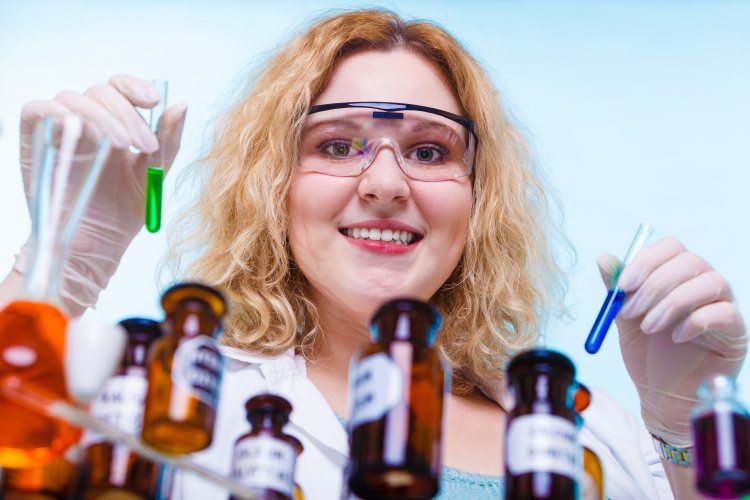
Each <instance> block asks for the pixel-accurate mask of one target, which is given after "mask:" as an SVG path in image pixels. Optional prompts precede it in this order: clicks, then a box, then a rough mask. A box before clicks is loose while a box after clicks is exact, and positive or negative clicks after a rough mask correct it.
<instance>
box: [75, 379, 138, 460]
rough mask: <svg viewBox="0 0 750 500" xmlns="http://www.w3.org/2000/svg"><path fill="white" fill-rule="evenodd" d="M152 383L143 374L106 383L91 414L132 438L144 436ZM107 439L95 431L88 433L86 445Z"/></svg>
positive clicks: (84, 439) (93, 405) (94, 402)
mask: <svg viewBox="0 0 750 500" xmlns="http://www.w3.org/2000/svg"><path fill="white" fill-rule="evenodd" d="M147 388H148V382H147V380H146V378H145V377H143V376H139V375H117V376H114V377H111V378H110V379H109V380H107V382H105V383H104V387H102V390H101V391H99V394H98V395H97V396H96V399H94V401H93V402H92V403H91V407H90V410H89V412H90V413H91V415H92V416H93V417H94V418H96V419H97V420H99V421H101V422H104V423H105V424H109V425H111V426H113V427H116V428H118V429H120V430H121V431H123V432H127V433H128V434H130V435H132V436H137V435H139V434H140V433H141V426H142V425H143V405H144V401H145V398H146V390H147ZM103 440H104V438H103V437H102V436H101V435H99V434H96V433H94V432H86V433H85V435H84V437H83V439H82V443H83V444H84V445H85V446H88V445H90V444H93V443H95V442H98V441H103Z"/></svg>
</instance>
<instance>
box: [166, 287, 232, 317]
mask: <svg viewBox="0 0 750 500" xmlns="http://www.w3.org/2000/svg"><path fill="white" fill-rule="evenodd" d="M185 299H196V300H201V301H203V302H205V303H207V304H208V305H209V307H211V310H212V311H213V313H214V315H216V316H218V317H222V316H223V315H224V314H225V313H226V312H227V302H226V300H224V296H223V295H222V294H221V293H220V292H219V291H218V290H216V289H214V288H211V287H210V286H208V285H203V284H201V283H180V284H179V285H175V286H173V287H171V288H169V289H168V290H167V291H166V292H164V295H162V297H161V306H162V308H163V309H164V310H165V311H167V313H169V311H171V310H172V309H174V307H175V306H176V305H177V304H179V303H180V302H182V301H183V300H185Z"/></svg>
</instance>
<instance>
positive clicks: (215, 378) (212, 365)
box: [172, 335, 222, 408]
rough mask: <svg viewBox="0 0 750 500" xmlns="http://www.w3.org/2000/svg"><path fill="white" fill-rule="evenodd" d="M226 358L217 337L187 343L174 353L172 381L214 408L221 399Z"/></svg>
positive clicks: (201, 337)
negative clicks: (223, 363) (217, 346)
mask: <svg viewBox="0 0 750 500" xmlns="http://www.w3.org/2000/svg"><path fill="white" fill-rule="evenodd" d="M221 365H222V357H221V353H220V352H219V350H218V349H217V348H216V342H215V341H214V339H213V338H211V337H207V336H205V335H199V336H197V337H195V338H192V339H189V340H184V341H183V342H182V343H181V344H180V346H179V347H178V348H177V350H176V351H175V353H174V359H173V361H172V381H173V382H174V383H175V384H176V385H178V386H180V387H182V388H183V389H185V390H187V391H190V392H191V393H192V395H193V396H194V397H196V398H197V399H200V400H201V401H203V402H204V403H206V404H207V405H209V406H210V407H212V408H216V405H217V403H218V396H219V383H220V377H221V368H222V367H221Z"/></svg>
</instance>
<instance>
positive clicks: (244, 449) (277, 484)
mask: <svg viewBox="0 0 750 500" xmlns="http://www.w3.org/2000/svg"><path fill="white" fill-rule="evenodd" d="M245 408H246V409H247V420H248V421H249V422H250V432H248V433H247V434H244V435H242V436H240V437H239V438H238V439H237V441H236V442H235V444H234V456H233V458H232V479H233V480H234V481H236V482H238V483H240V484H243V485H245V486H247V487H248V488H250V489H252V490H253V491H255V492H256V494H257V498H258V499H259V500H297V499H299V498H302V497H301V490H300V489H299V487H298V486H296V485H295V483H294V467H295V463H296V460H297V456H298V455H299V454H300V453H302V450H303V448H302V443H301V442H300V441H299V440H298V439H297V438H295V437H293V436H289V435H288V434H284V432H283V428H284V425H285V424H286V423H287V421H288V420H289V414H290V413H291V411H292V405H291V404H289V402H288V401H287V400H286V399H284V398H282V397H280V396H274V395H271V394H262V395H260V396H255V397H254V398H251V399H250V400H248V402H247V404H246V405H245Z"/></svg>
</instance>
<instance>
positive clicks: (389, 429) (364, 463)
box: [348, 299, 449, 499]
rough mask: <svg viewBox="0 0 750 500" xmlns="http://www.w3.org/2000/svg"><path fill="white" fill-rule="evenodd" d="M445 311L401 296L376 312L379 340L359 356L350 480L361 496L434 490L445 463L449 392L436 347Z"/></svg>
mask: <svg viewBox="0 0 750 500" xmlns="http://www.w3.org/2000/svg"><path fill="white" fill-rule="evenodd" d="M440 321H441V318H440V315H439V314H438V312H437V310H436V309H435V308H434V307H432V306H431V305H429V304H426V303H424V302H420V301H416V300H408V299H399V300H394V301H391V302H388V303H386V304H385V305H383V306H382V307H381V308H380V309H379V310H378V311H377V312H376V313H375V315H374V316H373V318H372V320H371V323H370V324H371V331H372V336H373V343H372V344H371V345H369V346H367V347H365V348H364V349H363V350H362V351H361V353H360V354H359V355H357V356H355V358H354V359H353V360H352V366H351V371H350V374H349V384H350V400H351V401H352V408H351V416H350V421H349V428H350V442H351V450H350V463H349V470H348V484H349V489H350V491H351V492H352V493H354V494H355V495H357V496H359V497H360V498H364V499H369V498H432V497H433V496H434V495H435V494H436V493H437V491H438V485H439V482H440V469H441V452H442V450H441V430H442V414H443V396H444V393H445V391H446V390H447V388H448V386H449V382H448V380H449V377H448V376H447V375H446V369H445V367H444V363H443V361H442V359H441V357H440V356H439V354H438V352H437V350H436V349H434V348H433V343H434V340H435V334H436V332H437V329H438V328H439V326H440Z"/></svg>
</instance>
